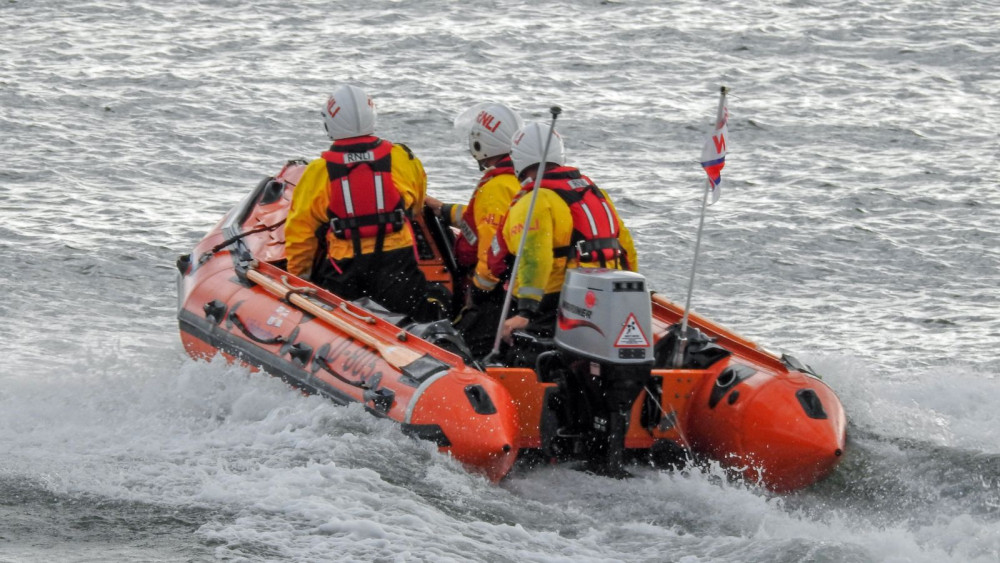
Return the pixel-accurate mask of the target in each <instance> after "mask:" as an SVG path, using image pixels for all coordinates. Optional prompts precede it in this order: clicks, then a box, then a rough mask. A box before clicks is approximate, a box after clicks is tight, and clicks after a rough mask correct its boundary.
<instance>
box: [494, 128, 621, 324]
mask: <svg viewBox="0 0 1000 563" xmlns="http://www.w3.org/2000/svg"><path fill="white" fill-rule="evenodd" d="M547 136H548V127H547V126H544V125H542V124H539V123H529V124H528V125H526V126H525V127H524V128H523V129H521V130H520V131H518V132H517V133H516V134H515V135H514V141H513V146H512V148H511V156H512V158H513V162H514V168H515V169H516V171H517V173H518V177H519V178H520V179H521V181H522V186H524V188H525V191H523V192H521V193H520V194H519V196H518V199H517V201H516V202H515V203H514V205H513V206H512V207H511V209H510V211H509V212H508V214H507V217H506V219H505V220H504V224H503V225H502V226H501V229H500V231H499V232H498V233H497V236H496V238H495V239H494V244H493V246H492V247H491V249H490V257H489V262H490V266H491V269H492V271H493V273H494V275H500V274H501V273H502V272H503V271H504V270H505V269H506V267H507V266H508V265H509V263H511V260H510V259H509V258H512V257H513V254H514V253H516V252H517V250H518V248H519V245H520V243H521V236H522V235H523V232H524V222H525V219H526V217H527V214H528V208H529V207H530V203H531V196H532V193H531V191H530V190H531V189H532V188H533V187H534V184H535V176H536V174H537V173H538V164H539V162H541V159H542V151H543V147H544V146H545V140H546V138H547ZM545 160H546V169H545V174H544V176H543V179H542V184H541V188H540V191H539V193H538V197H537V201H536V203H535V209H534V211H533V213H532V217H531V227H530V228H529V229H528V234H527V240H526V241H525V245H524V251H523V254H522V256H521V259H520V261H519V263H518V271H517V278H516V282H515V285H514V297H515V298H516V303H517V305H516V308H515V309H516V314H515V315H514V316H512V317H510V318H508V319H507V320H506V321H504V324H503V338H504V340H505V341H507V342H508V343H510V342H511V332H512V331H514V330H518V329H525V328H527V329H529V330H530V331H531V332H534V333H537V334H539V335H542V336H551V335H552V332H553V330H554V326H555V318H556V307H557V306H558V304H559V294H560V292H561V291H562V285H563V281H564V279H565V277H566V269H567V268H578V267H607V268H616V269H623V270H632V271H637V270H638V259H637V257H636V252H635V245H634V244H633V242H632V236H631V234H630V233H629V230H628V229H627V228H626V227H625V224H624V223H623V222H622V221H621V219H620V218H619V217H618V213H617V211H616V210H615V208H614V205H613V204H612V203H611V199H610V198H609V197H608V195H607V194H606V193H605V192H604V190H601V189H600V188H598V187H597V186H596V185H594V183H593V182H591V181H590V179H589V178H587V177H586V176H583V175H582V174H580V171H579V170H577V169H576V168H573V167H570V166H564V165H563V162H564V161H565V154H564V149H563V143H562V139H561V138H560V137H559V135H558V133H555V132H553V136H552V143H551V146H550V148H549V154H548V156H547V158H546V159H545Z"/></svg>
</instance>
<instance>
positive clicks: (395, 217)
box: [392, 209, 406, 231]
mask: <svg viewBox="0 0 1000 563" xmlns="http://www.w3.org/2000/svg"><path fill="white" fill-rule="evenodd" d="M405 224H406V211H405V210H403V209H394V210H393V212H392V226H393V230H396V231H399V230H401V229H402V228H403V225H405Z"/></svg>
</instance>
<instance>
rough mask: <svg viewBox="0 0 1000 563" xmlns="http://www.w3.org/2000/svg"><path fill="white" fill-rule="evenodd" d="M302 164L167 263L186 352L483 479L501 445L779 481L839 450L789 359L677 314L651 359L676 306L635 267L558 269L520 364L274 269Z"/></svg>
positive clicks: (833, 405) (539, 455)
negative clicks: (701, 463)
mask: <svg viewBox="0 0 1000 563" xmlns="http://www.w3.org/2000/svg"><path fill="white" fill-rule="evenodd" d="M304 166H305V163H302V162H299V161H293V162H289V163H288V164H287V165H286V166H285V167H284V168H283V169H282V171H281V172H280V173H279V174H278V175H277V176H275V177H273V178H267V179H265V180H264V181H262V182H261V183H260V184H259V185H258V186H257V188H256V189H255V190H254V191H253V192H251V193H250V194H248V196H247V197H246V198H244V200H243V201H242V202H241V203H240V204H239V205H237V206H236V207H235V208H234V209H233V210H232V211H230V212H229V213H228V214H227V215H226V216H225V217H224V218H223V220H222V221H220V223H219V224H218V225H217V226H216V227H215V228H214V229H213V230H212V231H211V232H210V233H209V234H208V236H206V238H205V239H203V240H202V241H201V243H199V244H198V246H197V247H196V248H195V249H194V251H193V252H192V253H191V254H190V255H186V256H184V257H182V258H181V259H180V260H179V261H178V268H179V269H180V271H181V276H180V278H179V291H178V293H179V303H178V311H179V313H178V318H179V322H180V328H181V338H182V341H183V343H184V346H185V349H186V350H187V351H188V353H189V354H190V355H192V356H194V357H196V358H208V357H211V356H214V355H215V354H217V353H222V354H223V355H224V356H225V357H226V358H227V359H229V360H231V361H240V362H243V363H246V364H248V365H250V366H254V367H257V368H262V369H264V370H265V371H267V372H269V373H271V374H273V375H276V376H278V377H281V378H282V379H284V380H285V381H287V382H289V383H291V384H292V385H295V386H297V387H299V388H301V389H303V390H305V391H307V392H310V393H320V394H323V395H325V396H327V397H329V398H330V399H332V400H334V401H335V402H337V403H341V404H347V403H352V402H359V403H362V404H363V405H364V406H365V408H366V409H367V410H369V411H370V412H371V413H373V414H375V415H376V416H381V417H386V418H390V419H392V420H395V421H397V422H399V423H400V424H401V425H402V427H403V429H404V431H405V432H408V433H411V434H413V435H415V436H418V437H422V438H426V439H430V440H434V441H435V442H436V443H437V444H438V445H439V447H440V448H441V449H442V450H443V451H447V452H449V453H451V455H453V456H454V457H455V458H456V459H458V460H459V461H461V462H462V463H463V464H465V465H466V466H468V467H470V468H472V469H474V470H477V471H480V472H482V473H484V474H485V475H487V476H488V477H489V478H491V479H494V480H498V479H500V478H502V477H503V476H504V475H506V474H507V473H508V472H509V471H510V470H511V468H512V467H513V465H514V463H515V461H516V460H517V459H518V458H522V459H542V460H546V461H550V460H573V459H576V460H582V461H584V462H585V463H586V464H587V466H588V467H589V468H590V469H592V470H594V471H598V472H604V473H607V474H610V475H619V474H621V473H623V472H624V466H625V463H626V461H627V460H629V459H633V458H637V457H638V458H641V459H643V460H648V461H651V462H659V461H662V462H665V463H669V462H675V461H677V458H678V456H680V457H682V458H684V457H687V456H690V455H693V456H695V457H706V458H709V459H714V460H717V461H719V462H720V463H721V464H723V465H724V466H726V467H727V468H730V469H732V470H733V471H734V472H736V473H738V474H740V475H741V476H742V477H744V478H746V479H748V480H750V481H752V482H759V483H761V484H762V485H764V486H766V487H768V488H770V489H772V490H775V491H779V492H784V491H792V490H796V489H799V488H802V487H805V486H808V485H810V484H812V483H814V482H816V481H817V480H819V479H822V478H823V477H824V476H826V475H827V474H828V473H829V472H830V471H832V470H833V468H834V467H835V466H836V464H837V462H838V461H839V459H840V457H841V454H842V452H843V449H844V443H845V426H846V419H845V415H844V412H843V409H842V407H841V405H840V402H839V400H838V399H837V397H836V395H835V394H834V393H833V392H832V391H831V390H830V389H829V387H827V386H826V385H825V384H824V383H823V382H822V381H820V380H819V379H818V377H816V376H814V375H813V374H812V373H811V372H810V371H809V369H808V368H807V367H805V366H803V365H801V364H799V363H798V362H796V361H795V360H794V359H792V358H787V357H781V358H779V357H777V356H774V355H772V354H769V353H767V352H765V351H763V350H761V349H760V348H758V347H757V346H756V345H754V344H753V343H752V342H749V341H747V340H745V339H743V338H741V337H739V336H737V335H735V334H733V333H731V332H729V331H727V330H726V329H724V328H722V327H720V326H718V325H715V324H714V323H712V322H711V321H708V320H706V319H703V318H701V317H699V316H697V315H690V319H689V325H690V327H691V330H690V334H689V338H688V345H687V348H686V353H685V354H684V356H683V364H682V365H681V367H680V368H676V369H675V368H673V367H672V366H668V365H666V362H665V361H664V358H671V357H672V356H673V353H672V350H673V346H675V345H676V342H677V340H678V339H677V334H676V332H677V328H676V327H677V326H678V323H679V321H680V319H681V316H682V314H683V312H682V311H681V310H680V308H679V307H677V306H676V305H674V304H673V303H671V302H669V301H667V300H666V299H663V298H662V297H661V296H659V295H653V296H652V299H650V298H649V292H648V288H646V286H645V280H644V278H642V276H640V275H638V274H634V273H630V272H620V271H613V270H611V271H609V270H579V271H571V272H570V275H568V276H567V285H566V287H565V288H564V291H563V298H562V300H561V303H560V318H559V323H558V324H559V327H558V329H557V335H556V338H555V339H554V340H552V341H538V340H535V339H532V338H531V337H530V336H529V335H519V336H518V342H519V344H518V346H517V347H516V348H515V353H514V356H519V362H520V363H519V365H527V366H529V367H502V366H489V367H487V368H486V369H485V370H480V369H476V368H475V367H473V366H472V365H470V364H469V363H467V362H466V361H465V360H464V359H463V358H462V357H461V356H459V355H458V354H455V353H452V352H449V351H447V350H445V349H444V348H442V347H439V346H437V345H435V344H433V343H431V342H430V341H428V340H425V339H423V338H419V337H417V336H415V334H425V333H426V332H421V330H418V329H417V328H415V327H412V326H411V327H408V329H403V328H400V327H399V326H397V323H398V324H402V321H401V318H402V317H401V316H400V315H392V314H391V313H388V312H387V311H384V310H382V309H380V308H379V307H378V306H377V305H374V304H370V303H369V304H362V303H351V302H346V301H344V300H342V299H340V298H339V297H337V296H336V295H333V294H331V293H329V292H326V291H324V290H322V289H320V288H318V287H316V286H313V285H312V284H310V283H308V282H306V281H304V280H301V279H299V278H296V277H294V276H291V275H289V274H288V273H287V272H285V271H284V270H283V269H281V267H282V265H283V264H284V257H285V256H284V231H283V227H282V225H283V222H284V219H285V217H286V215H287V212H288V207H289V204H290V201H291V194H292V191H293V190H294V188H295V184H296V183H297V181H298V179H299V177H300V176H301V173H302V170H303V169H304ZM430 226H431V227H433V225H430ZM428 227H429V225H428V224H427V222H425V221H424V220H423V218H419V217H418V218H416V220H415V221H414V234H415V236H416V239H417V246H418V251H419V252H418V253H419V257H420V263H421V268H422V270H423V271H424V273H425V276H426V277H427V278H428V280H430V281H432V282H435V283H440V284H442V285H445V286H448V287H450V286H451V284H452V277H451V274H452V272H451V270H452V268H449V267H448V264H449V260H448V256H447V254H444V255H442V253H441V251H440V249H441V248H444V247H445V246H446V245H445V244H442V243H443V239H444V238H447V236H449V235H450V233H448V232H441V231H440V230H433V229H432V228H428ZM574 284H575V285H574ZM428 338H429V337H428ZM431 340H433V339H431ZM515 360H518V358H515Z"/></svg>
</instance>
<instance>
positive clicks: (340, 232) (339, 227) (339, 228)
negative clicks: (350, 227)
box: [330, 217, 344, 239]
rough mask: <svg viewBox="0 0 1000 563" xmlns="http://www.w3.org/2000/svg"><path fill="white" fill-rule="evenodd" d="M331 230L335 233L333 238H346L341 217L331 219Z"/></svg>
mask: <svg viewBox="0 0 1000 563" xmlns="http://www.w3.org/2000/svg"><path fill="white" fill-rule="evenodd" d="M330 230H331V231H333V236H335V237H337V238H340V239H342V238H344V226H343V222H342V221H341V220H340V217H334V218H332V219H330Z"/></svg>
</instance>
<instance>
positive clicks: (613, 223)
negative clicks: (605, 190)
mask: <svg viewBox="0 0 1000 563" xmlns="http://www.w3.org/2000/svg"><path fill="white" fill-rule="evenodd" d="M601 206H602V207H604V213H605V214H606V215H607V216H608V224H609V225H611V232H612V233H614V234H615V236H616V237H617V236H618V221H617V220H616V219H615V216H614V215H612V213H611V206H609V205H608V202H606V201H604V200H603V199H602V200H601ZM594 234H597V231H594Z"/></svg>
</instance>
